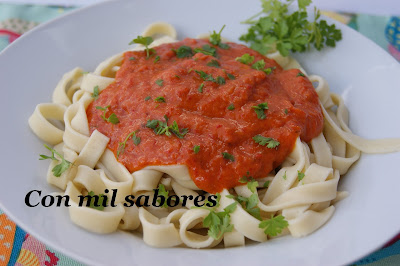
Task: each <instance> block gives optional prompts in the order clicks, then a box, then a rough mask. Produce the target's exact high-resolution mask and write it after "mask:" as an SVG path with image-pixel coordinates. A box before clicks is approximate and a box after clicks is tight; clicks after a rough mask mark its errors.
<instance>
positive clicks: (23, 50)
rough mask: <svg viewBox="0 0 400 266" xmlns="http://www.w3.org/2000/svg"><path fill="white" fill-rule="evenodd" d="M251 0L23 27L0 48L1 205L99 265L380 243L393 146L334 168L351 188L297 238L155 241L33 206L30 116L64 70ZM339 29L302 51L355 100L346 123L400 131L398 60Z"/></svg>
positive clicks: (249, 256) (137, 8)
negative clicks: (161, 25) (202, 243)
mask: <svg viewBox="0 0 400 266" xmlns="http://www.w3.org/2000/svg"><path fill="white" fill-rule="evenodd" d="M259 9H260V3H259V2H258V1H252V2H248V1H246V4H244V2H243V1H240V0H234V1H233V0H223V1H221V0H219V1H214V0H203V1H201V2H199V1H192V2H188V1H179V0H172V1H171V0H169V1H162V0H153V1H112V2H106V3H102V4H99V5H96V6H92V7H89V8H84V9H81V10H78V11H76V12H72V13H70V14H69V15H67V16H64V17H62V18H59V19H56V20H54V21H52V22H51V23H48V24H45V25H42V26H40V27H38V28H37V29H36V30H34V31H32V32H30V33H28V34H26V35H25V36H23V37H22V38H20V39H19V40H17V41H16V42H15V43H13V44H12V45H11V46H10V47H8V48H7V49H6V50H5V51H4V52H3V53H2V54H1V55H0V69H1V71H0V81H1V83H0V84H1V96H2V101H1V104H0V114H1V125H2V130H1V131H0V140H1V145H0V147H1V160H0V166H1V168H0V169H1V181H0V184H1V185H0V203H1V204H0V205H1V208H2V209H3V210H4V211H5V212H7V214H9V215H10V216H11V218H12V219H13V220H14V221H15V222H17V224H19V225H20V226H21V227H22V228H24V229H25V230H27V231H28V232H29V233H31V234H33V235H34V236H36V237H37V238H39V240H41V241H43V242H44V243H46V244H48V245H50V246H52V247H54V248H56V249H57V250H59V251H61V252H63V253H64V254H66V255H68V256H70V257H72V258H75V259H77V260H80V261H82V262H84V263H87V264H98V265H127V264H147V265H155V264H159V265H163V264H175V265H187V264H189V263H190V264H191V265H200V264H201V265H214V264H216V263H222V262H224V263H228V262H229V264H230V265H245V264H250V263H251V264H252V265H265V264H266V263H268V264H271V265H341V264H347V263H351V262H353V261H355V260H357V259H359V258H361V257H362V256H365V255H367V254H368V253H369V252H372V251H373V250H375V249H377V248H379V247H380V246H382V245H383V244H384V243H385V242H386V241H387V240H389V239H390V238H391V237H393V236H394V235H395V234H396V233H397V232H398V231H399V229H400V208H399V206H398V204H399V202H400V193H399V192H400V171H399V162H400V153H396V154H384V155H362V158H361V160H360V161H359V162H358V163H357V164H356V165H355V166H353V167H352V169H351V171H350V172H349V173H348V174H347V175H346V176H345V177H343V179H342V180H341V189H345V190H348V191H349V192H350V193H351V194H350V197H348V198H347V199H345V200H343V201H341V202H339V203H338V204H337V205H336V206H337V210H336V212H335V214H334V216H333V218H332V219H331V220H330V221H329V222H328V223H327V224H326V225H325V226H323V227H322V228H321V229H320V230H318V231H317V232H315V233H313V234H312V235H310V236H308V237H304V238H300V239H295V238H292V237H284V238H281V239H276V240H273V241H269V242H266V243H261V244H255V245H251V246H246V247H243V248H230V249H220V250H191V249H183V248H173V249H155V248H151V247H148V246H147V245H145V244H144V243H143V241H142V239H141V238H140V237H138V236H134V235H131V234H127V233H123V232H118V233H114V234H110V235H97V234H92V233H89V232H86V231H85V230H82V229H80V228H78V227H77V226H75V225H74V224H72V223H71V222H70V219H69V217H68V213H67V210H65V209H60V208H54V207H50V208H44V207H36V208H29V207H27V206H25V204H24V198H25V195H26V193H27V192H28V191H30V190H33V189H39V190H42V193H43V194H48V193H50V192H52V191H54V190H55V189H54V188H53V187H50V186H49V185H47V183H46V181H45V173H46V170H47V167H48V162H41V161H39V160H38V155H39V154H40V153H44V152H45V149H44V148H43V146H42V143H41V142H40V141H39V140H38V139H37V138H36V137H35V136H34V134H33V133H32V132H31V131H30V129H29V127H28V123H27V121H28V118H29V116H30V114H31V113H32V111H33V110H34V108H35V105H36V104H38V103H41V102H46V101H48V102H49V101H50V100H51V94H52V91H53V88H54V87H55V85H56V84H57V81H58V80H59V79H60V78H61V76H62V74H63V73H65V72H67V71H68V70H70V69H72V68H74V67H75V66H82V67H83V68H84V69H86V70H93V69H94V68H95V66H96V65H97V64H98V63H99V62H101V61H102V60H104V58H106V57H108V56H111V55H113V54H115V53H117V52H119V51H121V50H124V49H127V48H128V43H129V41H130V40H131V39H132V38H133V37H135V36H137V35H138V34H140V32H141V31H142V30H143V29H144V27H145V26H146V25H148V24H149V23H151V22H154V21H161V20H162V21H167V22H170V23H172V24H173V25H175V26H176V28H177V30H178V32H179V37H180V38H183V37H186V36H190V37H194V36H196V35H197V34H199V33H203V32H207V31H210V30H212V29H220V27H221V26H222V25H223V24H226V25H227V27H226V29H225V30H224V32H223V35H224V36H225V37H228V38H230V39H232V40H237V38H238V36H239V35H240V34H242V33H244V32H245V28H246V26H245V25H241V24H239V22H240V21H241V20H243V19H246V18H247V17H249V16H250V15H252V14H254V13H256V12H258V10H259ZM338 26H339V27H340V28H341V30H342V32H343V41H341V42H339V44H338V45H337V47H336V48H335V49H325V50H324V51H323V52H310V53H307V54H302V55H299V56H298V59H299V60H300V62H301V63H302V64H303V65H304V67H305V68H306V70H308V72H309V73H317V74H320V75H322V76H324V77H325V78H326V79H327V80H328V82H329V84H330V86H331V89H332V90H333V91H335V92H337V93H339V94H341V95H342V96H343V97H344V99H345V102H346V104H347V106H348V107H349V109H350V119H351V121H350V123H351V128H352V129H353V130H354V131H355V133H357V134H359V135H361V136H363V137H369V138H377V137H400V123H399V116H398V114H399V113H400V105H399V104H398V99H400V88H399V84H400V66H399V64H398V63H397V62H396V61H395V60H394V59H392V58H391V57H390V56H389V55H388V54H387V53H386V52H384V51H383V50H382V49H380V48H379V47H378V46H377V45H375V44H374V43H372V42H371V41H369V40H367V39H366V38H364V37H362V36H361V35H360V34H358V33H356V32H355V31H353V30H352V29H350V28H348V27H345V26H342V25H338Z"/></svg>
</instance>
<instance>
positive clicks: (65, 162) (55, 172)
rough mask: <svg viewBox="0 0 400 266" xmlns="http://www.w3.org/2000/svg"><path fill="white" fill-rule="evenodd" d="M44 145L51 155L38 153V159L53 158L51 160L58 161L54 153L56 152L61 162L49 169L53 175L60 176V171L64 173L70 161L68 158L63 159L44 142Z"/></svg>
mask: <svg viewBox="0 0 400 266" xmlns="http://www.w3.org/2000/svg"><path fill="white" fill-rule="evenodd" d="M44 147H45V148H46V149H48V150H49V151H51V156H47V155H43V154H40V155H39V156H40V158H39V160H47V159H50V160H53V161H60V160H59V159H57V158H56V157H55V156H54V155H55V154H56V155H57V156H58V157H60V159H61V163H60V164H57V165H56V166H54V167H53V169H52V170H51V171H52V172H53V175H54V176H55V177H60V176H61V174H62V173H64V172H65V171H67V170H68V168H69V167H70V166H71V165H72V163H71V162H70V161H68V160H65V159H64V157H63V156H62V155H61V154H59V153H58V152H57V151H56V150H55V149H53V148H50V147H49V146H47V145H46V144H44Z"/></svg>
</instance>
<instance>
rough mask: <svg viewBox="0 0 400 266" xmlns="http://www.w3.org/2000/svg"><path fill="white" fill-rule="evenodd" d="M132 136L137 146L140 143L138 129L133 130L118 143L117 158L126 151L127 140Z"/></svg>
mask: <svg viewBox="0 0 400 266" xmlns="http://www.w3.org/2000/svg"><path fill="white" fill-rule="evenodd" d="M130 137H132V140H133V143H134V144H135V145H136V146H137V145H139V144H140V141H141V139H140V137H138V136H136V131H133V132H131V133H129V134H128V136H126V138H125V140H124V141H123V142H119V143H118V149H117V158H118V157H119V156H120V155H121V153H123V152H124V151H125V146H126V142H127V141H128V140H129V138H130Z"/></svg>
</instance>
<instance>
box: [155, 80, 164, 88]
mask: <svg viewBox="0 0 400 266" xmlns="http://www.w3.org/2000/svg"><path fill="white" fill-rule="evenodd" d="M156 84H157V85H158V86H160V87H162V85H163V84H164V80H162V79H157V80H156Z"/></svg>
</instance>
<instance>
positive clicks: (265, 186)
mask: <svg viewBox="0 0 400 266" xmlns="http://www.w3.org/2000/svg"><path fill="white" fill-rule="evenodd" d="M269 183H271V181H269V180H267V181H265V183H264V184H263V187H264V188H268V187H269Z"/></svg>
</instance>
